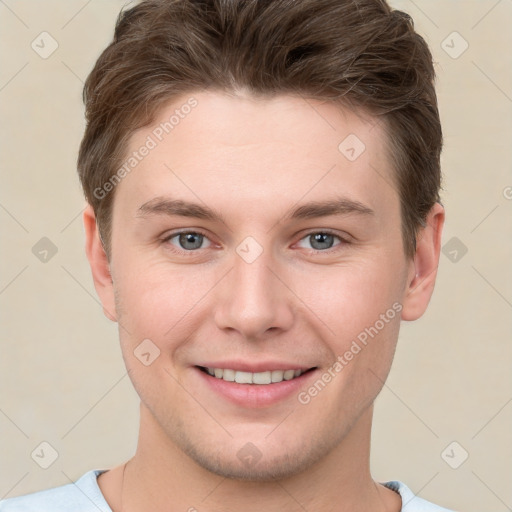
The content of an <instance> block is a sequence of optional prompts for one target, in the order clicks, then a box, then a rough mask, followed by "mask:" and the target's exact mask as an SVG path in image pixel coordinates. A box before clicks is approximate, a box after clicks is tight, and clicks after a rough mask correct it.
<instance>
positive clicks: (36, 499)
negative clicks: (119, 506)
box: [0, 470, 112, 512]
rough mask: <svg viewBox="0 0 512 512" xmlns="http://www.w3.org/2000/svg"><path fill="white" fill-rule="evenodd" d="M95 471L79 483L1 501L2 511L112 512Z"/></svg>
mask: <svg viewBox="0 0 512 512" xmlns="http://www.w3.org/2000/svg"><path fill="white" fill-rule="evenodd" d="M103 471H104V470H91V471H88V472H87V473H85V474H84V475H83V476H82V477H81V478H79V479H78V480H77V481H76V482H74V483H71V484H66V485H62V486H60V487H54V488H52V489H45V490H44V491H38V492H33V493H31V494H25V495H24V496H19V497H17V498H8V499H5V500H1V501H0V512H32V511H33V512H98V511H101V512H112V510H111V508H110V507H109V506H108V504H107V502H106V501H105V498H104V497H103V495H102V494H101V491H100V488H99V487H98V483H97V476H98V475H99V474H101V473H103Z"/></svg>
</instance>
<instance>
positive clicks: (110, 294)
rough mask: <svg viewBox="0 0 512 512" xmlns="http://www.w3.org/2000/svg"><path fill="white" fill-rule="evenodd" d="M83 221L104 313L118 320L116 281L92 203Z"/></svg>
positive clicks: (95, 281)
mask: <svg viewBox="0 0 512 512" xmlns="http://www.w3.org/2000/svg"><path fill="white" fill-rule="evenodd" d="M83 221H84V228H85V252H86V254H87V259H88V260H89V265H90V266H91V271H92V278H93V281H94V287H95V288H96V292H97V294H98V296H99V298H100V301H101V304H102V306H103V313H104V315H105V316H106V317H107V318H108V319H110V320H112V321H113V322H116V321H117V314H116V306H115V295H114V283H113V281H112V275H111V274H110V265H109V262H108V259H107V255H106V253H105V249H104V248H103V244H102V243H101V239H100V235H99V231H98V226H97V225H96V216H95V215H94V210H93V208H92V206H91V205H90V204H88V205H87V207H86V208H85V210H84V213H83Z"/></svg>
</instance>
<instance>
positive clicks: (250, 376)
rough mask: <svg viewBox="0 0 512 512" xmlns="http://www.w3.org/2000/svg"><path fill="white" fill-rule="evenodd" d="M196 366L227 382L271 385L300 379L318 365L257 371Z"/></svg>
mask: <svg viewBox="0 0 512 512" xmlns="http://www.w3.org/2000/svg"><path fill="white" fill-rule="evenodd" d="M196 368H198V369H199V370H201V371H202V372H203V373H206V374H207V375H209V376H211V377H214V378H215V379H218V380H223V381H225V382H235V383H237V384H246V385H270V384H278V383H280V382H283V381H291V380H295V379H298V378H299V377H301V376H302V375H305V374H306V373H309V372H312V371H314V370H316V368H317V367H316V366H315V367H313V368H309V369H307V370H302V369H284V370H267V371H262V372H257V373H253V372H246V371H240V370H233V369H230V368H211V367H205V366H196Z"/></svg>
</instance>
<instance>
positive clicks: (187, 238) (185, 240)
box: [168, 231, 206, 251]
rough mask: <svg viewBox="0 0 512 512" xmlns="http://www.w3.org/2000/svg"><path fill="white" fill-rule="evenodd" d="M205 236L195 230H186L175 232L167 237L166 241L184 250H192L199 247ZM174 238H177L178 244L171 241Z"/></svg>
mask: <svg viewBox="0 0 512 512" xmlns="http://www.w3.org/2000/svg"><path fill="white" fill-rule="evenodd" d="M205 238H206V237H205V236H204V235H202V234H201V233H196V232H195V231H187V232H182V233H176V234H175V235H173V236H171V237H169V238H168V241H169V242H170V243H171V244H173V245H175V246H177V247H178V248H179V249H182V250H185V251H193V250H194V249H201V246H202V245H203V242H204V240H205ZM174 239H177V240H178V244H176V243H175V242H173V240H174Z"/></svg>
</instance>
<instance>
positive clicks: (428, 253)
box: [402, 203, 445, 321]
mask: <svg viewBox="0 0 512 512" xmlns="http://www.w3.org/2000/svg"><path fill="white" fill-rule="evenodd" d="M444 219H445V212H444V208H443V206H442V205H441V204H440V203H435V204H434V206H433V207H432V208H431V210H430V212H429V213H428V216H427V219H426V221H427V225H426V226H425V227H424V228H422V229H421V230H420V232H419V233H418V236H417V237H416V252H415V255H414V261H411V262H410V269H409V276H408V281H407V282H408V283H409V284H408V286H407V289H406V290H405V296H404V299H403V301H402V306H403V309H402V320H408V321H412V320H417V319H418V318H420V317H421V316H422V315H423V313H425V311H426V309H427V306H428V303H429V301H430V297H431V296H432V292H433V291H434V285H435V282H436V277H437V267H438V265H439V255H440V251H441V235H442V231H443V226H444Z"/></svg>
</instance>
